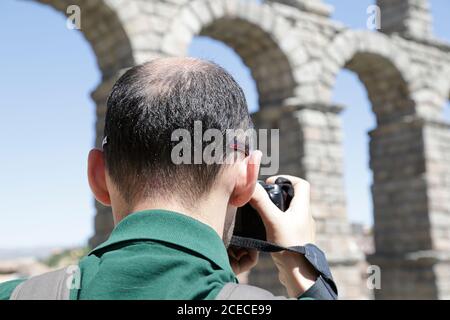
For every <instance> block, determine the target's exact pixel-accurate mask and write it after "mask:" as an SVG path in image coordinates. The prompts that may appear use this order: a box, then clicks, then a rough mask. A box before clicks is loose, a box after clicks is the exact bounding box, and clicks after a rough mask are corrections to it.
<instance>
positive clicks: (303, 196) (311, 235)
mask: <svg viewBox="0 0 450 320" xmlns="http://www.w3.org/2000/svg"><path fill="white" fill-rule="evenodd" d="M279 177H283V178H286V179H288V180H289V181H291V182H292V185H293V187H294V198H293V199H292V201H291V204H290V206H289V209H288V210H287V211H285V212H283V211H281V210H279V209H278V207H277V206H276V205H275V204H274V203H273V202H272V201H271V200H270V198H269V196H268V195H267V193H266V191H265V190H264V188H263V187H262V186H261V185H259V184H257V185H256V188H255V192H254V194H253V196H252V199H251V200H250V204H251V205H252V207H254V208H255V209H256V210H257V211H258V213H259V214H260V216H261V218H262V220H263V222H264V226H265V228H266V234H267V241H269V242H272V243H275V244H278V245H280V246H283V247H291V246H302V245H305V244H308V243H314V241H315V223H314V220H313V218H312V216H311V213H310V210H309V202H310V187H309V183H308V182H307V181H305V180H303V179H300V178H297V177H293V176H276V177H271V178H269V179H267V181H266V183H268V184H273V183H275V180H276V179H277V178H279ZM272 258H273V260H274V262H275V265H276V266H277V268H278V271H279V278H280V281H281V283H282V284H283V285H284V286H285V287H286V289H287V291H288V294H289V296H291V297H298V296H299V295H300V294H302V293H304V292H305V291H306V290H308V289H309V288H310V287H311V286H312V285H313V284H314V283H315V281H316V280H317V277H318V273H317V271H316V270H315V269H314V268H313V267H312V265H311V264H310V263H309V262H308V261H307V260H306V259H305V258H304V257H303V256H302V255H300V254H297V253H291V252H286V251H283V252H281V253H273V254H272Z"/></svg>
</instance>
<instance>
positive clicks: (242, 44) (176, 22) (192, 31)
mask: <svg viewBox="0 0 450 320" xmlns="http://www.w3.org/2000/svg"><path fill="white" fill-rule="evenodd" d="M289 30H290V24H289V22H288V21H287V20H286V19H285V18H283V17H281V16H279V15H277V13H276V12H274V10H273V9H271V8H270V6H268V5H266V4H258V3H254V2H251V1H245V0H218V1H205V0H195V1H192V2H189V3H186V4H185V5H184V6H183V7H182V8H181V9H180V11H179V12H178V14H177V16H176V17H174V19H173V23H172V24H171V26H170V27H169V32H168V33H167V35H166V36H165V37H164V39H163V41H162V47H161V48H162V49H161V51H162V52H163V53H164V54H167V55H186V54H187V48H188V46H189V44H190V43H191V41H192V38H193V37H194V36H196V35H203V36H210V37H212V38H214V39H216V40H219V41H222V42H224V43H225V44H227V45H229V46H230V47H231V48H233V49H234V50H235V51H236V53H237V54H238V55H239V56H240V57H241V58H242V59H243V61H244V63H245V64H246V65H247V66H248V67H249V68H250V70H251V72H252V76H253V78H254V79H255V80H256V85H257V88H258V91H259V100H260V101H259V103H260V106H261V107H272V106H280V105H281V104H283V101H285V100H286V99H288V98H290V97H292V96H293V95H294V91H295V87H296V85H297V82H296V80H295V76H294V74H293V72H292V70H293V66H295V65H297V64H298V61H299V58H298V55H297V56H296V55H293V54H290V53H289V52H290V49H293V48H299V47H300V45H301V39H299V38H298V37H294V36H293V35H289V32H288V31H289ZM297 51H298V50H297ZM302 53H303V54H305V53H304V52H302Z"/></svg>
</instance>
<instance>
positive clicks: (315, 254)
mask: <svg viewBox="0 0 450 320" xmlns="http://www.w3.org/2000/svg"><path fill="white" fill-rule="evenodd" d="M230 244H231V245H233V246H236V247H241V248H247V249H256V250H258V251H261V252H280V251H289V252H294V253H298V254H301V255H303V256H304V257H305V258H306V260H308V262H309V263H310V264H311V265H312V266H313V267H314V268H315V269H316V270H317V272H319V273H320V275H321V276H322V277H323V278H324V280H325V282H326V283H327V285H328V286H329V287H330V289H332V290H333V292H334V293H335V294H336V295H337V292H338V291H337V287H336V284H335V283H334V280H333V276H332V274H331V270H330V267H329V266H328V262H327V259H326V257H325V253H323V251H322V250H320V249H319V248H318V247H317V246H315V245H313V244H306V245H304V246H293V247H283V246H279V245H277V244H274V243H270V242H267V241H263V240H258V239H252V238H246V237H239V236H233V237H232V238H231V241H230Z"/></svg>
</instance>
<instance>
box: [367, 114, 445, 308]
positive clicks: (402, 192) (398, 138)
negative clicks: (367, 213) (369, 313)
mask: <svg viewBox="0 0 450 320" xmlns="http://www.w3.org/2000/svg"><path fill="white" fill-rule="evenodd" d="M449 127H450V126H449V125H448V124H443V123H437V122H432V121H429V120H423V119H420V118H418V117H406V118H404V119H403V120H401V121H398V122H396V123H391V124H386V125H383V126H380V127H378V128H377V129H375V130H374V131H372V132H371V133H370V136H371V143H370V150H371V168H372V170H373V172H374V184H373V187H372V192H373V199H374V210H375V221H374V229H375V248H376V251H375V254H374V255H373V256H371V257H370V258H369V261H370V262H371V263H372V264H375V265H378V266H379V267H380V269H381V290H376V291H375V297H376V298H377V299H439V298H449V293H450V271H449V270H450V264H449V257H450V250H449V249H450V193H449V190H450V188H449V187H450V164H449V162H448V159H449V156H450V142H449V141H450V130H449Z"/></svg>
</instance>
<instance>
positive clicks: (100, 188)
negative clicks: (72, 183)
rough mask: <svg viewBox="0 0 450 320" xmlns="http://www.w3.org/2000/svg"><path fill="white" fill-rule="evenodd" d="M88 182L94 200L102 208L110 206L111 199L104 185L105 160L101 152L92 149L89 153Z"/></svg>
mask: <svg viewBox="0 0 450 320" xmlns="http://www.w3.org/2000/svg"><path fill="white" fill-rule="evenodd" d="M88 180H89V186H90V187H91V190H92V192H93V193H94V196H95V199H97V201H98V202H100V203H101V204H103V205H104V206H110V205H111V198H110V195H109V191H108V186H107V184H106V167H105V158H104V154H103V152H102V151H101V150H98V149H92V150H91V151H90V152H89V157H88Z"/></svg>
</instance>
